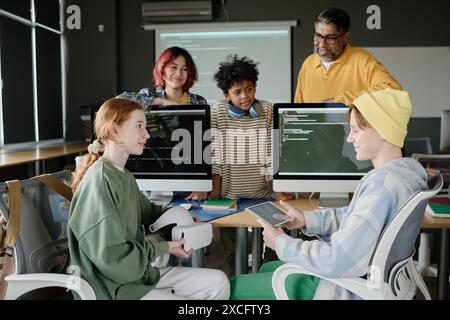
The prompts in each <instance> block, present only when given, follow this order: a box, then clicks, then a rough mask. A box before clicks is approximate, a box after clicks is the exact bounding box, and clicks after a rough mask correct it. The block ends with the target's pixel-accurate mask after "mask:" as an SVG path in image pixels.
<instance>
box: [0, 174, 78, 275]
mask: <svg viewBox="0 0 450 320" xmlns="http://www.w3.org/2000/svg"><path fill="white" fill-rule="evenodd" d="M51 176H53V177H55V178H57V179H58V180H60V181H62V182H68V181H70V178H71V173H70V172H69V171H61V172H58V173H54V174H52V175H51ZM21 191H22V192H21V193H22V196H21V210H20V216H21V219H20V220H21V223H20V234H19V238H18V240H17V242H16V245H15V248H14V249H15V250H14V254H15V261H16V272H15V273H17V274H28V273H48V272H50V273H52V272H56V273H64V272H65V269H66V268H67V266H68V265H69V250H68V246H67V228H66V226H67V221H68V214H69V204H70V202H69V201H68V200H66V199H65V198H63V197H62V196H61V195H59V194H58V193H56V192H55V191H53V190H52V189H50V188H49V187H47V186H46V185H45V184H43V183H42V182H40V181H39V180H37V179H34V178H31V179H27V180H22V181H21ZM7 192H8V190H7V186H6V183H0V209H1V210H2V212H4V213H5V218H6V219H8V215H9V210H8V197H7ZM5 224H6V223H5ZM3 227H4V226H3Z"/></svg>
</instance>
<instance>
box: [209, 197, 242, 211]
mask: <svg viewBox="0 0 450 320" xmlns="http://www.w3.org/2000/svg"><path fill="white" fill-rule="evenodd" d="M202 209H203V210H237V201H236V199H217V200H206V201H205V202H203V204H202Z"/></svg>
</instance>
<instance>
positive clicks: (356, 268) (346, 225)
mask: <svg viewBox="0 0 450 320" xmlns="http://www.w3.org/2000/svg"><path fill="white" fill-rule="evenodd" d="M410 114H411V102H410V99H409V95H408V93H407V92H406V91H402V90H394V89H384V90H380V91H375V92H366V93H364V94H363V95H361V96H359V97H358V98H356V99H355V100H354V101H353V105H352V106H351V107H350V111H349V123H350V129H351V130H350V133H349V135H348V137H347V142H349V143H351V144H353V147H354V149H355V152H356V158H357V159H358V160H371V161H372V164H373V166H374V169H373V170H372V171H370V172H368V173H367V174H366V175H365V176H364V177H363V178H362V179H361V181H360V182H359V184H358V186H357V188H356V190H355V194H354V196H353V199H352V201H351V202H350V204H349V205H348V206H346V207H342V208H336V209H324V210H315V211H310V212H307V211H305V212H302V211H299V210H297V209H295V208H293V207H292V206H291V205H289V204H288V203H286V202H284V201H281V204H282V205H283V206H285V207H286V209H287V210H286V213H287V214H288V215H289V216H290V221H289V222H287V223H286V224H285V225H283V227H287V228H288V229H291V230H292V229H300V228H301V229H303V230H304V232H306V233H307V234H316V235H318V236H320V240H314V241H307V240H302V239H294V238H292V237H291V236H289V235H287V234H285V233H284V232H283V230H282V229H278V228H274V227H272V226H271V225H269V224H267V223H265V222H263V221H259V223H260V224H261V226H262V227H263V228H264V231H263V236H264V241H265V243H266V245H267V246H268V247H270V248H272V249H274V250H276V253H277V255H278V257H279V258H280V260H281V261H275V262H269V263H267V264H264V265H263V266H262V267H261V270H260V272H259V273H257V274H252V275H242V276H239V277H236V278H234V279H233V280H232V282H231V298H232V299H256V300H258V299H274V298H275V296H274V293H273V291H272V285H271V279H272V274H273V271H274V270H275V269H276V268H277V267H278V266H280V265H281V264H283V263H286V262H290V263H296V264H298V265H300V266H302V267H303V268H305V269H307V270H309V271H312V272H314V273H316V274H320V275H323V276H325V277H332V278H341V277H345V278H350V277H361V276H364V275H366V274H367V272H368V270H369V262H370V258H371V256H372V254H373V251H374V249H375V247H376V244H377V240H378V238H379V236H380V235H381V233H382V232H383V230H384V229H385V227H386V226H387V224H388V223H389V222H390V221H391V220H392V218H393V217H394V215H395V213H396V212H397V211H398V210H399V208H401V207H402V206H403V205H404V204H405V202H406V201H407V200H408V199H409V197H410V196H411V195H412V194H414V193H415V192H416V191H419V190H426V189H428V186H427V174H426V172H425V170H424V168H423V167H422V166H421V164H420V163H419V162H417V161H416V160H414V159H412V158H403V157H402V153H401V147H402V146H403V141H404V139H405V136H406V132H407V124H408V121H409V117H410ZM286 289H287V292H288V296H289V297H290V298H291V299H312V298H314V299H358V298H359V297H358V296H356V295H355V294H353V293H351V292H349V291H347V290H345V289H343V288H341V287H338V286H336V285H334V284H332V283H330V282H327V281H323V280H319V278H316V277H313V276H308V275H302V274H296V275H291V276H290V277H289V278H288V279H287V281H286Z"/></svg>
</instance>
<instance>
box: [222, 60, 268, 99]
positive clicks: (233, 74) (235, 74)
mask: <svg viewBox="0 0 450 320" xmlns="http://www.w3.org/2000/svg"><path fill="white" fill-rule="evenodd" d="M257 64H258V62H253V60H251V59H249V58H248V57H242V58H238V57H237V55H236V54H235V55H228V56H227V58H226V60H225V61H223V62H221V63H220V67H219V70H217V72H216V73H215V74H214V80H215V81H216V82H217V86H218V87H219V88H220V89H221V90H222V91H223V93H228V90H229V89H230V88H231V87H232V86H233V85H234V84H235V83H242V82H243V81H245V80H248V81H250V82H251V83H253V85H254V86H256V82H257V81H258V74H259V71H258V68H256V65H257Z"/></svg>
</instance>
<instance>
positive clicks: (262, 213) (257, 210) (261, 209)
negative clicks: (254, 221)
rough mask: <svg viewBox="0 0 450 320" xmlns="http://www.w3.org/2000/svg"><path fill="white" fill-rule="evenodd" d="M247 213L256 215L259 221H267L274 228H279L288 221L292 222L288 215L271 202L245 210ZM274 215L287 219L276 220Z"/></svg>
mask: <svg viewBox="0 0 450 320" xmlns="http://www.w3.org/2000/svg"><path fill="white" fill-rule="evenodd" d="M245 211H247V212H249V213H250V214H252V215H254V216H255V217H256V218H258V219H262V220H264V221H266V222H267V223H269V224H271V225H273V226H274V227H279V226H281V225H283V224H285V223H286V222H287V221H288V220H290V217H289V216H288V215H287V214H286V213H284V212H283V211H282V210H281V209H280V208H278V207H277V206H276V205H274V204H273V203H272V202H270V201H267V202H264V203H261V204H257V205H255V206H251V207H248V208H246V209H245ZM274 214H278V215H281V216H284V217H286V218H287V219H286V220H280V219H277V218H274V217H273V215H274Z"/></svg>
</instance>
